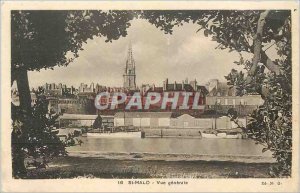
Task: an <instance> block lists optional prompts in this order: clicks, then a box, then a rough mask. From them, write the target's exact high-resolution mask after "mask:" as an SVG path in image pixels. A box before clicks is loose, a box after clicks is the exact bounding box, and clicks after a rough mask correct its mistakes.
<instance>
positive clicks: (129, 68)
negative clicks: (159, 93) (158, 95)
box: [123, 42, 136, 90]
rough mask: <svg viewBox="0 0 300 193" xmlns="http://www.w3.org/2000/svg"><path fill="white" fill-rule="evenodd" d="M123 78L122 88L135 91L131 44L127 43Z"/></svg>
mask: <svg viewBox="0 0 300 193" xmlns="http://www.w3.org/2000/svg"><path fill="white" fill-rule="evenodd" d="M123 78H124V88H126V89H129V90H135V89H136V82H135V78H136V75H135V61H134V59H133V53H132V45H131V42H130V43H129V47H128V54H127V59H126V66H125V72H124V75H123Z"/></svg>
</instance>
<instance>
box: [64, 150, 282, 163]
mask: <svg viewBox="0 0 300 193" xmlns="http://www.w3.org/2000/svg"><path fill="white" fill-rule="evenodd" d="M68 155H69V156H70V157H80V158H96V159H110V160H132V161H135V160H139V161H220V162H224V161H230V162H238V163H276V160H275V159H274V158H273V157H269V156H261V155H232V154H228V155H219V154H183V153H152V152H102V151H68Z"/></svg>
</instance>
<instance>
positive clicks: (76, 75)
mask: <svg viewBox="0 0 300 193" xmlns="http://www.w3.org/2000/svg"><path fill="white" fill-rule="evenodd" d="M131 24H132V25H131V27H130V28H129V29H128V35H127V36H126V37H121V38H120V39H118V40H115V41H113V42H112V43H105V38H104V37H97V38H94V39H93V40H88V42H87V43H86V44H85V45H84V46H83V49H84V50H83V51H81V52H80V53H79V57H78V58H77V59H75V60H74V61H73V62H72V63H70V64H69V65H68V66H67V67H55V68H54V70H51V69H48V70H40V72H37V71H33V72H29V84H30V87H37V86H41V85H43V84H45V83H63V84H67V85H68V86H71V85H73V86H75V87H78V86H79V85H80V83H85V84H88V85H89V84H90V83H92V82H93V83H95V84H96V83H98V84H100V85H104V86H110V87H112V86H122V85H123V73H124V67H125V62H126V57H127V50H128V46H129V44H130V42H131V44H132V48H133V57H134V59H135V63H136V81H137V85H138V86H139V85H141V84H155V85H156V86H162V84H163V81H164V80H165V79H166V78H168V79H169V82H170V81H171V82H174V81H176V82H182V80H185V79H186V78H188V79H189V80H194V79H196V80H197V81H198V83H199V84H205V83H206V82H208V81H209V80H210V79H219V80H221V81H225V78H224V76H225V75H227V74H228V73H229V72H230V70H231V69H232V68H235V69H241V68H239V67H238V66H237V65H236V64H234V63H233V62H234V61H236V60H239V54H238V53H237V52H230V53H229V52H228V50H220V49H215V47H216V46H217V45H218V44H217V43H216V42H214V41H211V39H210V38H209V37H205V36H204V35H203V31H200V32H198V33H196V31H197V30H198V28H199V26H198V25H196V24H184V25H183V26H180V27H176V28H174V32H173V34H172V35H166V34H164V32H163V31H161V30H160V29H157V28H156V27H155V26H153V25H151V24H150V23H148V22H147V21H145V20H141V19H137V20H133V21H132V22H131Z"/></svg>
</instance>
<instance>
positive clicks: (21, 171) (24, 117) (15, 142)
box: [11, 69, 31, 178]
mask: <svg viewBox="0 0 300 193" xmlns="http://www.w3.org/2000/svg"><path fill="white" fill-rule="evenodd" d="M15 75H16V76H15V78H16V81H17V88H18V93H19V101H20V106H19V107H18V114H12V119H13V121H15V120H18V121H20V122H21V123H22V125H21V128H14V129H13V130H12V135H11V139H12V144H11V147H12V170H13V176H14V177H15V178H24V177H26V168H25V165H24V159H25V155H24V152H23V148H24V145H26V140H25V139H26V138H25V136H24V134H25V133H26V130H27V128H28V127H30V120H31V96H30V90H29V83H28V75H27V70H26V69H19V70H18V71H17V72H16V74H15Z"/></svg>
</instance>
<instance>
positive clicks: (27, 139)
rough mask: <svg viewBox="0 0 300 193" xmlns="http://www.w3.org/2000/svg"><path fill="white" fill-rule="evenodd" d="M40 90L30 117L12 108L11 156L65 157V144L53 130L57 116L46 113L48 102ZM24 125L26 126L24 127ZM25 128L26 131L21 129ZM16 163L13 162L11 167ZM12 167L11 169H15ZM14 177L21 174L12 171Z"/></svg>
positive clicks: (20, 172)
mask: <svg viewBox="0 0 300 193" xmlns="http://www.w3.org/2000/svg"><path fill="white" fill-rule="evenodd" d="M42 92H43V91H42V89H39V90H38V91H36V96H37V100H36V103H35V104H34V105H33V107H32V111H31V115H29V116H28V114H26V116H24V115H25V114H24V113H22V112H21V111H20V109H19V108H13V112H12V119H13V123H12V125H13V131H12V155H13V159H14V158H16V157H23V158H25V157H33V158H34V159H36V158H44V159H45V158H47V159H48V158H51V157H55V156H62V155H66V151H65V144H64V143H63V142H62V141H61V140H60V139H59V137H58V136H57V135H56V134H55V132H54V130H53V125H55V122H56V120H57V118H58V116H59V115H58V114H54V113H51V112H48V101H47V100H46V97H45V96H44V95H42V94H41V93H42ZM24 124H26V125H24ZM24 126H26V128H27V129H26V130H25V129H22V128H24ZM14 164H20V163H17V162H16V160H13V166H14V167H18V166H17V165H14ZM14 167H13V169H15V168H14ZM13 172H14V176H15V177H21V176H20V175H22V172H25V171H18V170H14V171H13Z"/></svg>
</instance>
